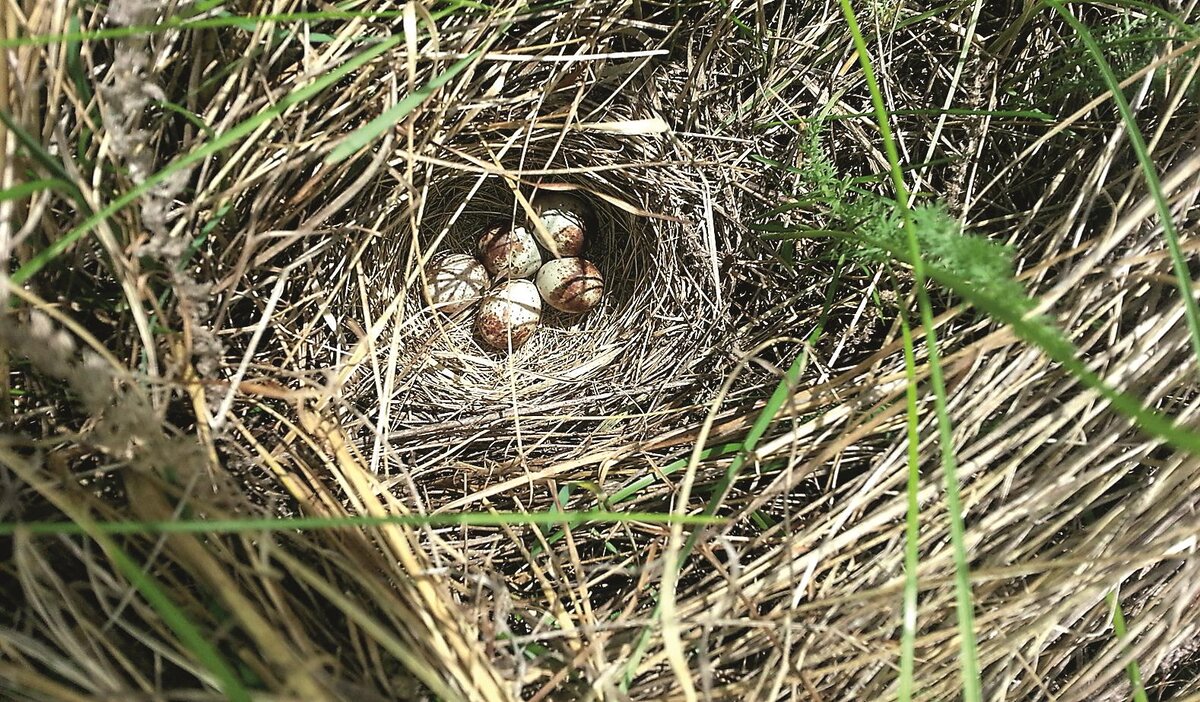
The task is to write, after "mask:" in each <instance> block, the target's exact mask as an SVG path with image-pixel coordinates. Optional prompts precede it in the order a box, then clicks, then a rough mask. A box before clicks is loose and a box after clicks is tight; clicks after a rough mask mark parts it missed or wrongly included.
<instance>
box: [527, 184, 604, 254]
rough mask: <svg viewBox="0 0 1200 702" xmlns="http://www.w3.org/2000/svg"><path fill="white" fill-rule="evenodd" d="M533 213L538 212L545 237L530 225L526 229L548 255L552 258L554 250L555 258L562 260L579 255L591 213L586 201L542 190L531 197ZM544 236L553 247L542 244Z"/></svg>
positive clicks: (545, 243)
mask: <svg viewBox="0 0 1200 702" xmlns="http://www.w3.org/2000/svg"><path fill="white" fill-rule="evenodd" d="M533 210H534V212H537V213H538V217H539V218H540V219H541V221H542V226H544V227H545V228H546V234H545V235H543V234H542V233H541V232H540V231H538V230H537V227H536V226H533V225H532V224H531V225H530V228H531V229H532V230H533V231H534V233H535V234H536V235H537V237H538V239H539V240H541V241H542V244H543V245H544V246H545V247H546V249H547V250H548V251H550V255H551V256H554V254H555V251H557V252H558V256H559V257H564V258H565V257H569V256H578V255H579V254H580V253H582V252H583V245H584V243H585V242H586V239H587V222H588V220H589V219H591V210H590V209H589V208H588V205H587V203H586V202H584V201H583V200H582V199H581V198H578V197H576V196H574V195H568V194H566V193H559V192H554V191H550V190H546V191H542V192H540V193H538V194H537V196H536V197H534V199H533ZM545 236H549V237H550V241H551V242H553V244H554V246H551V245H550V244H549V243H547V242H546V241H545V238H544V237H545Z"/></svg>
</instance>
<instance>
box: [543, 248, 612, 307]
mask: <svg viewBox="0 0 1200 702" xmlns="http://www.w3.org/2000/svg"><path fill="white" fill-rule="evenodd" d="M537 289H538V292H539V293H541V295H542V299H543V300H545V301H546V303H547V304H549V305H550V306H551V307H553V308H554V309H556V310H561V311H563V312H570V313H572V314H579V313H580V312H587V311H588V310H590V309H592V308H593V307H595V306H596V305H598V304H600V298H602V297H604V276H602V275H600V269H599V268H596V264H594V263H592V262H591V261H587V260H584V259H582V258H556V259H554V260H553V261H548V262H547V263H546V265H544V266H542V269H541V270H540V271H538V274H537Z"/></svg>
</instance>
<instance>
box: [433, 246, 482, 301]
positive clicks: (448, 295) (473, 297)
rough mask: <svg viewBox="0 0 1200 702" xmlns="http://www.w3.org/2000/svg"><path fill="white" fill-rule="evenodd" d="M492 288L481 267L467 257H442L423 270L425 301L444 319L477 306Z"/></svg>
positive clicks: (456, 255)
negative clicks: (443, 315)
mask: <svg viewBox="0 0 1200 702" xmlns="http://www.w3.org/2000/svg"><path fill="white" fill-rule="evenodd" d="M491 284H492V279H491V277H490V276H488V273H487V271H486V270H484V268H483V265H482V264H480V263H479V261H476V260H475V259H474V258H472V257H470V256H468V255H466V254H450V255H449V256H443V257H442V258H440V259H438V260H436V261H433V262H431V263H430V264H429V265H428V266H426V268H425V300H426V302H428V303H429V306H430V307H431V308H433V309H435V310H437V311H439V312H442V313H444V314H447V315H455V314H458V313H459V312H462V311H463V310H465V309H467V308H468V307H470V306H471V305H473V304H475V303H476V302H478V301H479V300H480V298H482V297H483V294H484V293H485V292H487V289H488V286H490V285H491Z"/></svg>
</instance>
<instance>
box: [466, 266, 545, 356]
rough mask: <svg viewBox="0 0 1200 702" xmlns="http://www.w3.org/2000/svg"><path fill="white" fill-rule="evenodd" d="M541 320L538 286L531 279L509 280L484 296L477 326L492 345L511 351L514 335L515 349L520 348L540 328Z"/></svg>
mask: <svg viewBox="0 0 1200 702" xmlns="http://www.w3.org/2000/svg"><path fill="white" fill-rule="evenodd" d="M541 319H542V301H541V298H540V297H539V296H538V289H537V286H536V285H534V284H533V283H531V282H529V281H528V280H506V281H504V282H503V283H500V284H499V285H497V286H496V287H495V288H493V289H492V290H491V291H490V292H488V294H487V295H484V297H483V301H482V302H481V303H479V312H478V313H477V314H476V316H475V326H476V328H477V329H478V330H479V336H480V338H482V339H483V341H484V342H485V343H486V344H487V345H488V346H491V347H492V348H496V349H500V350H507V349H508V348H509V340H510V336H511V340H512V348H514V349H516V348H519V347H520V346H521V345H523V344H524V343H525V342H526V341H529V337H531V336H533V333H534V332H535V331H537V327H538V322H540V321H541Z"/></svg>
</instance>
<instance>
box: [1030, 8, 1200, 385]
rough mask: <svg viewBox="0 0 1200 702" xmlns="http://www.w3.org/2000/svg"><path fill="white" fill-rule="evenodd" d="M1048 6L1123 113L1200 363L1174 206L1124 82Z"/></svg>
mask: <svg viewBox="0 0 1200 702" xmlns="http://www.w3.org/2000/svg"><path fill="white" fill-rule="evenodd" d="M1046 4H1047V5H1049V6H1050V7H1052V8H1054V11H1055V12H1057V13H1058V14H1059V16H1061V17H1062V18H1063V19H1064V20H1065V21H1066V22H1067V24H1069V25H1071V29H1073V30H1074V31H1075V34H1076V35H1077V36H1078V37H1079V38H1080V40H1082V41H1083V44H1084V47H1085V48H1086V49H1087V52H1088V54H1090V55H1091V57H1092V60H1093V61H1094V62H1095V63H1096V68H1097V69H1099V71H1100V76H1101V77H1102V78H1103V79H1104V84H1105V85H1106V86H1108V89H1109V91H1110V92H1111V93H1112V96H1113V101H1114V102H1115V103H1116V105H1117V111H1118V112H1120V113H1121V121H1122V122H1124V124H1125V133H1126V134H1127V135H1128V136H1129V143H1130V145H1131V146H1132V147H1133V152H1134V153H1135V154H1136V155H1137V160H1138V164H1139V165H1140V166H1141V168H1142V174H1143V176H1145V179H1146V188H1147V189H1148V190H1149V191H1150V195H1151V197H1153V198H1154V206H1155V208H1156V209H1157V210H1158V217H1159V221H1160V222H1161V223H1162V228H1163V236H1164V237H1165V238H1166V240H1167V250H1168V251H1169V252H1170V255H1171V265H1172V267H1173V268H1174V269H1175V282H1176V284H1177V286H1178V288H1179V296H1180V297H1181V298H1182V299H1183V309H1184V316H1185V317H1186V318H1187V325H1188V330H1189V331H1190V332H1191V337H1192V354H1193V355H1194V356H1195V358H1196V360H1197V361H1198V362H1200V307H1198V306H1197V304H1196V297H1195V293H1194V292H1193V291H1192V277H1191V273H1190V272H1189V271H1188V267H1187V261H1185V260H1184V258H1183V251H1182V250H1181V249H1180V248H1179V235H1178V234H1177V233H1176V231H1175V219H1174V217H1173V216H1172V214H1171V206H1170V204H1169V203H1168V202H1167V196H1166V193H1164V192H1163V189H1162V183H1161V182H1160V181H1159V179H1158V169H1157V168H1156V167H1155V165H1154V161H1153V160H1151V158H1150V151H1149V149H1148V148H1147V147H1146V140H1145V139H1144V138H1143V137H1142V131H1141V130H1140V129H1139V128H1138V125H1137V119H1136V118H1135V117H1134V115H1133V108H1131V107H1130V106H1129V100H1127V99H1126V98H1125V93H1124V91H1122V90H1121V81H1119V80H1118V79H1117V76H1116V74H1114V73H1113V70H1112V66H1110V65H1109V64H1108V61H1107V60H1105V58H1104V53H1103V51H1101V49H1100V45H1099V44H1097V43H1096V38H1095V37H1093V36H1092V33H1091V31H1089V30H1088V28H1087V27H1086V26H1084V24H1083V23H1082V22H1080V21H1079V20H1078V19H1076V18H1075V16H1074V15H1072V14H1071V13H1070V12H1067V9H1066V8H1065V7H1063V5H1062V3H1061V2H1060V0H1046Z"/></svg>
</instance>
